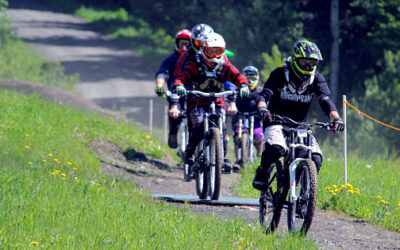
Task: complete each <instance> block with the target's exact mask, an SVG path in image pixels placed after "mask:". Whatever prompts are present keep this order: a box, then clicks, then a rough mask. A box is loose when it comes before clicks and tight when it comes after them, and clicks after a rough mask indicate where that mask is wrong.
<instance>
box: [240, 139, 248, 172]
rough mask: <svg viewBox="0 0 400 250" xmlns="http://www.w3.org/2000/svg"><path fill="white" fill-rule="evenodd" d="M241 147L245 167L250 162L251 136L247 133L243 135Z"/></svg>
mask: <svg viewBox="0 0 400 250" xmlns="http://www.w3.org/2000/svg"><path fill="white" fill-rule="evenodd" d="M240 147H241V149H242V150H241V152H240V153H241V158H242V164H243V167H244V166H245V165H246V162H247V161H248V160H249V135H248V134H247V133H243V134H242V138H241V141H240Z"/></svg>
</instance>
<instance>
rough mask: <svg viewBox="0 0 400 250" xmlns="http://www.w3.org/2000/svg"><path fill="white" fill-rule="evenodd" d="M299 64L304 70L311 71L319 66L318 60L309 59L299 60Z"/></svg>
mask: <svg viewBox="0 0 400 250" xmlns="http://www.w3.org/2000/svg"><path fill="white" fill-rule="evenodd" d="M298 63H299V66H300V67H301V68H302V69H307V68H309V69H311V68H313V67H315V66H317V64H318V60H316V59H308V58H299V59H298Z"/></svg>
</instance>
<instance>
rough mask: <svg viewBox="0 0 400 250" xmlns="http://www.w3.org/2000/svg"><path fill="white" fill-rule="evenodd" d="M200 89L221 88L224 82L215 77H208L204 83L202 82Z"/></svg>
mask: <svg viewBox="0 0 400 250" xmlns="http://www.w3.org/2000/svg"><path fill="white" fill-rule="evenodd" d="M199 87H200V90H206V89H209V90H210V89H218V90H219V89H221V88H222V83H220V82H219V81H217V79H215V78H207V79H206V80H205V81H204V82H203V83H202V84H200V86H199Z"/></svg>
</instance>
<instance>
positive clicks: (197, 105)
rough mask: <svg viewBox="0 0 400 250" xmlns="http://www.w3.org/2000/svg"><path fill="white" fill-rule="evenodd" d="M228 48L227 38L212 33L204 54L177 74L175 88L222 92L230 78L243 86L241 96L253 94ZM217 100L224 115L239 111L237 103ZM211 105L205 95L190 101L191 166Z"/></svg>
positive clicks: (188, 159) (180, 92)
mask: <svg viewBox="0 0 400 250" xmlns="http://www.w3.org/2000/svg"><path fill="white" fill-rule="evenodd" d="M224 49H225V40H224V38H223V37H222V36H221V35H219V34H217V33H211V34H209V35H208V36H207V38H206V40H205V41H204V44H203V45H202V47H201V48H200V53H199V54H196V55H195V56H194V57H193V58H190V59H189V60H188V61H187V62H186V63H185V66H184V68H183V70H182V71H181V72H180V73H179V74H178V75H177V77H176V79H175V81H174V89H175V90H176V92H177V94H178V95H186V94H187V92H186V89H187V88H193V89H194V90H200V91H203V92H221V91H222V83H223V82H225V81H230V82H232V83H234V84H235V85H236V86H237V87H238V88H239V89H240V95H241V96H249V94H250V89H249V84H248V82H247V79H246V77H245V76H244V75H243V74H241V73H240V72H239V70H238V69H237V68H236V67H235V66H234V65H233V64H232V63H231V62H230V61H228V60H226V59H225V56H223V55H224V54H223V52H224ZM215 103H216V106H217V107H216V109H217V112H218V113H220V114H222V115H223V117H225V113H226V109H227V110H228V113H230V114H235V113H236V112H237V108H236V104H235V102H231V103H230V105H229V107H228V108H227V107H226V105H225V102H224V99H223V98H216V99H215ZM209 105H210V102H209V101H208V100H206V99H202V98H196V97H190V98H189V99H188V100H187V113H188V114H189V117H190V119H188V123H189V126H188V127H189V143H188V145H187V148H186V152H185V155H184V160H185V163H186V164H188V165H192V163H193V160H192V156H193V153H194V151H195V148H196V146H197V144H198V143H199V142H200V141H201V139H202V138H203V136H204V131H203V116H202V114H203V113H204V111H205V110H206V109H207V108H208V107H209Z"/></svg>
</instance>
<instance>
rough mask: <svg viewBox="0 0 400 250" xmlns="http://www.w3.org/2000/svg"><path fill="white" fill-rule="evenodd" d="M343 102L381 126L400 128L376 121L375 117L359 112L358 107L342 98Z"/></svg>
mask: <svg viewBox="0 0 400 250" xmlns="http://www.w3.org/2000/svg"><path fill="white" fill-rule="evenodd" d="M343 103H346V104H347V107H351V108H352V109H354V110H355V111H357V112H358V114H361V115H363V116H365V117H367V118H369V119H371V120H373V121H374V122H376V123H379V124H381V125H383V126H386V127H388V128H391V129H394V130H397V131H400V128H396V127H393V126H390V125H389V124H386V123H383V122H381V121H378V120H377V119H374V118H372V117H371V116H369V115H367V114H365V113H363V112H361V111H360V110H359V109H357V108H356V107H354V106H353V105H351V104H350V103H349V102H348V101H345V100H343Z"/></svg>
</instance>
